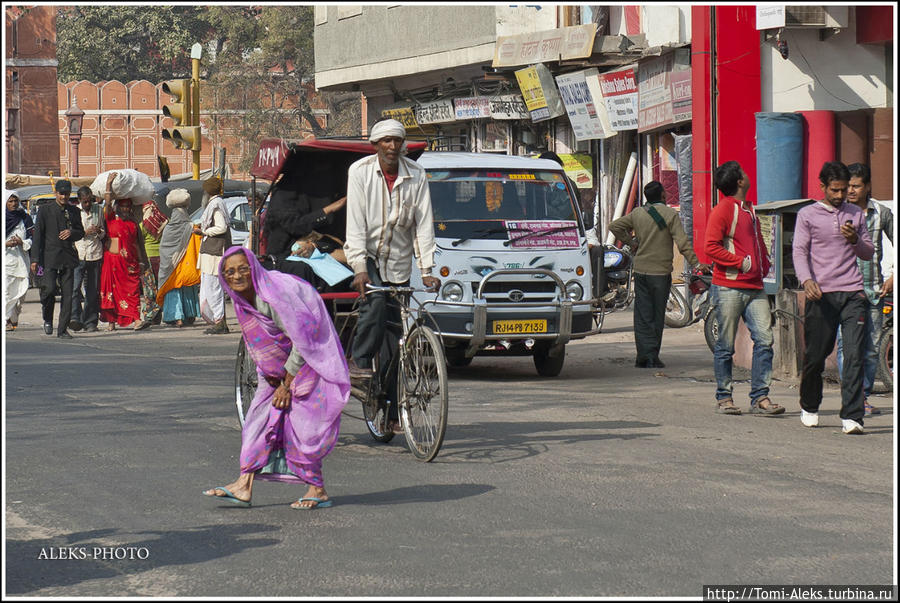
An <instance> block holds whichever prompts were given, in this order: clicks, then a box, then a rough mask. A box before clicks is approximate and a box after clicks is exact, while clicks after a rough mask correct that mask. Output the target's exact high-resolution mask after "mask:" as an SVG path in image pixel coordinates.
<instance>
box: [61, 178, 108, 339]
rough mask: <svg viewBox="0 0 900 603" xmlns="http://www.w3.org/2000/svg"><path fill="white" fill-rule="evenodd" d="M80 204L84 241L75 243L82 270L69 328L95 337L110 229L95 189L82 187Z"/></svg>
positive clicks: (77, 271) (78, 273)
mask: <svg viewBox="0 0 900 603" xmlns="http://www.w3.org/2000/svg"><path fill="white" fill-rule="evenodd" d="M78 203H79V205H80V206H81V224H82V226H84V238H83V239H81V240H79V241H75V249H76V250H77V251H78V266H76V267H75V284H74V287H73V289H74V291H73V294H72V320H70V321H69V328H70V329H72V330H73V331H80V330H81V329H84V330H85V332H87V333H92V332H95V331H97V323H98V322H99V320H100V271H101V269H102V267H103V237H104V236H106V225H105V221H104V219H103V208H102V207H101V205H100V204H99V203H96V199H95V198H94V193H93V192H92V191H91V187H89V186H82V187H81V188H79V189H78ZM82 290H83V292H82Z"/></svg>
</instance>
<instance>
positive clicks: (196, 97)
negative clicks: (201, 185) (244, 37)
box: [191, 43, 202, 180]
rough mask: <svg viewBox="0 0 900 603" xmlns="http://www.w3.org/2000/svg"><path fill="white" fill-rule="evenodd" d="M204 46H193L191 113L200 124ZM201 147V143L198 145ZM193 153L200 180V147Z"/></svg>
mask: <svg viewBox="0 0 900 603" xmlns="http://www.w3.org/2000/svg"><path fill="white" fill-rule="evenodd" d="M201 52H202V46H200V44H199V43H197V44H194V45H193V46H192V47H191V113H193V120H192V122H191V123H193V124H194V125H196V126H199V125H200V54H201ZM196 146H197V147H199V146H200V145H199V144H198V145H196ZM191 154H192V155H193V162H192V163H193V168H194V180H200V149H199V148H198V149H196V150H193V151H191Z"/></svg>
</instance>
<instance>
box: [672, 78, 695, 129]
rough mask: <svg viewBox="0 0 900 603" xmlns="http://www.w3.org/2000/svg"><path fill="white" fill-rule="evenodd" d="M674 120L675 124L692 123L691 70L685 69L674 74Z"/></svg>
mask: <svg viewBox="0 0 900 603" xmlns="http://www.w3.org/2000/svg"><path fill="white" fill-rule="evenodd" d="M671 80H672V119H673V120H674V121H675V123H678V122H682V121H690V120H691V116H692V115H693V112H692V110H691V100H692V98H691V70H690V69H684V70H682V71H676V72H674V73H673V74H672V78H671Z"/></svg>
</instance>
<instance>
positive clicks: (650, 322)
mask: <svg viewBox="0 0 900 603" xmlns="http://www.w3.org/2000/svg"><path fill="white" fill-rule="evenodd" d="M671 287H672V275H671V274H640V273H637V272H635V273H634V346H635V348H637V358H636V360H637V361H638V362H640V361H642V360H644V361H654V360H659V348H660V347H661V346H662V335H663V327H665V320H666V301H667V300H668V299H669V289H670V288H671Z"/></svg>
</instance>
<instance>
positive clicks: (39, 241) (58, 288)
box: [3, 172, 230, 339]
mask: <svg viewBox="0 0 900 603" xmlns="http://www.w3.org/2000/svg"><path fill="white" fill-rule="evenodd" d="M116 177H117V174H116V173H115V172H112V173H110V174H109V177H108V179H107V183H106V190H105V191H104V195H103V198H102V199H97V197H96V196H95V195H94V193H93V191H92V190H91V188H90V187H87V186H83V187H81V188H80V189H78V192H77V203H75V202H71V201H70V199H71V193H72V184H71V182H70V181H68V180H57V181H56V182H55V183H54V188H53V190H54V194H55V198H54V203H47V204H45V205H43V206H41V207H40V208H39V210H38V212H37V215H36V217H35V219H34V222H32V219H31V217H30V215H29V213H28V212H27V211H26V210H25V209H24V208H23V207H22V206H21V201H20V199H19V197H18V195H17V194H16V193H15V191H4V195H3V196H4V200H5V202H6V221H5V224H6V251H5V267H6V269H5V283H4V287H5V295H6V330H7V331H15V330H16V328H17V327H18V317H19V313H20V311H21V307H22V302H23V300H24V297H25V294H26V292H27V291H28V287H29V282H30V281H31V279H30V278H29V277H32V278H33V279H34V282H35V283H36V284H37V286H38V287H39V295H40V301H41V313H42V319H43V331H44V333H46V334H47V335H52V334H53V332H54V328H55V331H56V335H57V337H59V338H63V339H72V333H73V332H84V333H92V332H96V331H99V330H100V328H101V323H104V327H103V328H105V330H107V331H114V330H116V329H121V328H129V329H134V330H138V331H139V330H144V329H147V328H150V327H151V326H152V325H162V324H163V323H165V325H167V326H172V327H178V328H182V327H188V326H191V325H193V324H194V323H195V321H196V319H197V318H198V317H201V316H203V317H204V318H205V320H206V322H207V323H208V324H209V328H208V329H207V330H206V333H207V334H221V333H227V332H228V328H227V326H225V315H224V314H225V294H224V291H223V290H222V288H221V285H220V284H219V281H218V276H217V266H218V262H219V260H220V258H221V255H222V253H223V252H224V250H225V249H226V248H227V247H228V246H229V245H230V224H229V222H228V216H227V212H225V207H224V204H223V203H222V197H221V192H222V180H221V179H219V178H217V177H213V178H210V179H208V180H206V181H205V182H204V183H203V188H204V191H206V192H207V196H206V197H205V198H204V207H205V208H206V209H207V211H205V212H204V217H203V219H202V220H201V223H200V224H192V223H191V220H190V217H189V215H188V213H187V209H188V207H189V206H190V194H189V193H188V191H187V190H186V189H175V190H172V191H170V192H169V193H168V196H167V197H166V199H165V203H166V205H167V207H168V208H170V210H171V216H170V217H168V218H167V217H166V215H165V213H164V212H162V211H161V209H160V207H159V206H157V205H156V201H154V200H149V201H146V202H144V203H141V204H135V203H134V202H133V200H132V199H129V198H116V196H115V194H114V193H113V189H114V187H113V184H114V182H115V180H116ZM210 241H212V243H215V242H217V241H221V243H219V245H218V247H216V246H215V245H211V244H210ZM29 273H30V274H29ZM203 274H205V275H209V276H210V277H211V278H209V279H208V280H207V288H206V290H202V287H201V275H203ZM201 291H202V293H201ZM57 297H59V298H60V301H59V312H58V320H57V322H56V325H55V327H54V316H55V315H57V313H56V299H57ZM201 301H205V306H203V305H201ZM204 307H205V308H207V309H208V310H207V312H206V313H201V308H204Z"/></svg>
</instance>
